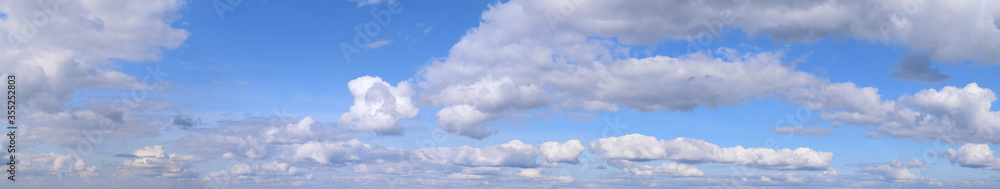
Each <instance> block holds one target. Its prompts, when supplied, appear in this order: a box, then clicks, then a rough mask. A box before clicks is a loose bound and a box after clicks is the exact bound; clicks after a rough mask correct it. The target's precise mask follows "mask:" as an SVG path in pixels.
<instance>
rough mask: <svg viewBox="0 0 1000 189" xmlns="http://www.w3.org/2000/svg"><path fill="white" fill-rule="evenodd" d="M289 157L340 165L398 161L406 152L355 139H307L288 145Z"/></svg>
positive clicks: (301, 160) (298, 160)
mask: <svg viewBox="0 0 1000 189" xmlns="http://www.w3.org/2000/svg"><path fill="white" fill-rule="evenodd" d="M288 154H289V159H290V160H292V161H297V162H311V163H318V164H334V165H341V164H345V163H364V162H379V161H399V160H401V159H404V158H405V157H406V155H407V152H406V151H405V150H402V149H398V148H392V147H381V146H374V145H370V144H365V143H362V142H361V141H359V140H357V139H353V140H349V141H338V142H329V141H325V142H319V141H309V142H306V143H304V144H293V145H290V146H289V147H288Z"/></svg>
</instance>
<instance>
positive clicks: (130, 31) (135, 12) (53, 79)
mask: <svg viewBox="0 0 1000 189" xmlns="http://www.w3.org/2000/svg"><path fill="white" fill-rule="evenodd" d="M40 5H41V6H40ZM184 5H185V2H184V1H181V0H156V1H147V2H134V1H56V0H46V1H29V0H16V1H9V2H6V3H3V5H0V12H2V13H4V14H6V15H7V18H8V19H2V20H0V33H3V34H4V36H3V40H0V46H3V47H4V48H5V49H6V50H5V51H2V52H0V62H4V68H5V69H6V70H5V72H10V73H15V74H17V75H18V82H19V83H21V85H20V86H24V87H20V88H19V92H22V93H24V94H32V95H27V96H24V97H23V98H22V99H21V100H23V101H22V102H25V103H24V104H28V105H31V106H30V107H32V108H36V110H43V111H46V112H50V113H52V112H59V111H62V109H63V104H62V103H63V102H65V101H66V100H68V99H69V96H70V95H71V94H73V93H74V92H75V91H77V90H79V89H118V90H131V89H145V88H146V87H149V85H150V84H153V82H159V79H150V81H149V82H147V81H142V80H139V79H137V78H135V77H133V76H129V75H126V74H124V73H122V72H119V71H116V70H114V69H112V68H114V67H115V66H114V65H115V63H113V62H112V61H111V60H112V59H120V60H125V61H132V62H142V61H149V60H157V59H159V58H160V51H161V50H163V49H174V48H177V47H178V46H180V45H181V43H183V42H184V40H186V39H187V36H188V35H189V33H188V32H187V31H185V30H182V29H177V28H173V27H172V26H171V24H172V23H173V22H174V21H176V20H177V19H178V18H180V15H179V11H180V10H181V8H182V7H184ZM154 70H159V68H156V69H154ZM156 76H157V78H160V77H162V76H164V75H156ZM143 82H145V83H143Z"/></svg>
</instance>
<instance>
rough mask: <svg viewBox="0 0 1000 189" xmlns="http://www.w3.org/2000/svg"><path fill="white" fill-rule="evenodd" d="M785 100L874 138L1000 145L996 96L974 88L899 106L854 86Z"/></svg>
mask: <svg viewBox="0 0 1000 189" xmlns="http://www.w3.org/2000/svg"><path fill="white" fill-rule="evenodd" d="M787 94H788V95H787V96H786V98H788V99H789V100H790V101H792V102H794V103H797V104H801V105H803V106H805V107H807V108H810V109H813V110H826V111H829V112H825V113H822V114H820V117H821V118H823V119H828V120H834V123H833V125H858V126H870V127H869V128H868V130H869V135H870V136H875V137H878V136H891V137H904V138H911V139H914V140H937V141H942V142H949V143H957V142H973V143H1000V112H996V111H990V108H992V107H991V106H992V103H993V102H994V101H996V98H997V97H996V94H995V93H994V92H993V91H992V90H990V89H987V88H982V87H979V85H978V84H976V83H970V84H968V85H966V86H965V87H961V88H959V87H954V86H947V87H944V88H942V89H940V90H937V89H925V90H921V91H920V92H917V93H915V94H912V95H903V96H901V97H899V98H897V99H896V100H882V98H881V95H879V94H878V89H874V88H871V87H864V88H858V87H855V86H854V84H850V83H838V84H831V85H827V86H824V87H822V88H819V89H813V90H794V91H792V92H789V93H787Z"/></svg>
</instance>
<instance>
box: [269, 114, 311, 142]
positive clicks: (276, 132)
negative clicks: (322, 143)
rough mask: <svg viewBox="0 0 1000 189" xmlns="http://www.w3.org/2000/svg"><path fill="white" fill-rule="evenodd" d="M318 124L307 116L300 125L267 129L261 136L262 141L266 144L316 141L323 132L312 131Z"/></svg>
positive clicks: (300, 121)
mask: <svg viewBox="0 0 1000 189" xmlns="http://www.w3.org/2000/svg"><path fill="white" fill-rule="evenodd" d="M314 124H316V120H315V119H313V118H312V117H309V116H306V117H305V118H302V120H299V122H298V123H289V124H288V125H286V126H285V127H284V128H277V127H270V128H267V129H265V130H264V131H263V132H262V133H261V134H260V137H261V139H262V140H263V141H264V142H266V143H278V144H284V143H302V142H305V141H309V140H315V139H317V138H318V137H321V136H317V135H319V134H322V133H321V132H317V131H315V130H313V129H312V127H313V125H314Z"/></svg>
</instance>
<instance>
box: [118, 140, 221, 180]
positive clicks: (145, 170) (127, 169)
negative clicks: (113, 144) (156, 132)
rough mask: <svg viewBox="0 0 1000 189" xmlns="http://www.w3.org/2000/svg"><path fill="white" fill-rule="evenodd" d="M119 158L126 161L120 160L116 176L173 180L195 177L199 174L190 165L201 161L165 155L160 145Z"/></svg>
mask: <svg viewBox="0 0 1000 189" xmlns="http://www.w3.org/2000/svg"><path fill="white" fill-rule="evenodd" d="M119 157H125V158H126V159H125V160H122V168H121V169H119V170H118V172H116V173H115V175H116V176H121V177H133V176H147V177H156V178H175V179H184V178H194V177H197V176H198V174H199V173H198V172H197V171H196V170H194V169H192V168H191V165H192V164H193V163H195V162H200V161H202V160H203V159H202V158H199V157H195V156H184V155H177V154H173V153H171V154H167V153H166V152H165V151H164V150H163V147H162V146H160V145H154V146H146V147H143V148H142V149H138V150H135V151H133V152H132V153H131V154H125V155H119Z"/></svg>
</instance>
